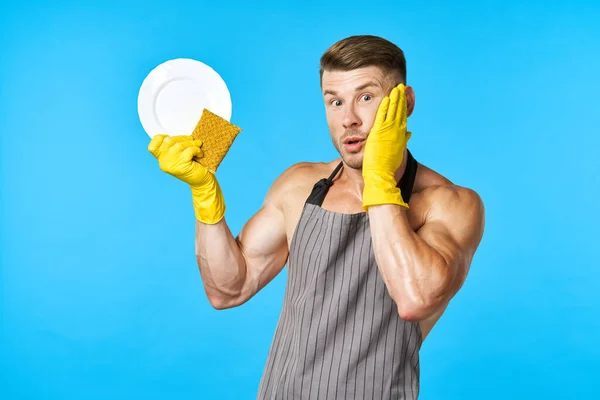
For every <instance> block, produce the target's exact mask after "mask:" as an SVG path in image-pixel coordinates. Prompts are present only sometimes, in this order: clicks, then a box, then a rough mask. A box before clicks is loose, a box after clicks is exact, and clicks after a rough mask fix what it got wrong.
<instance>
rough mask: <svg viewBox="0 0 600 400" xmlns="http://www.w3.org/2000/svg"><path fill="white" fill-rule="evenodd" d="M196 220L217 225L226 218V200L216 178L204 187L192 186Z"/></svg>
mask: <svg viewBox="0 0 600 400" xmlns="http://www.w3.org/2000/svg"><path fill="white" fill-rule="evenodd" d="M190 187H191V189H192V202H193V205H194V214H195V215H196V219H197V220H198V221H200V222H202V223H204V224H210V225H212V224H216V223H217V222H219V221H221V220H222V219H223V217H224V216H225V199H224V197H223V192H222V191H221V187H220V186H219V182H218V181H217V179H216V178H214V177H213V179H211V180H210V182H208V183H206V184H204V185H202V187H197V186H190Z"/></svg>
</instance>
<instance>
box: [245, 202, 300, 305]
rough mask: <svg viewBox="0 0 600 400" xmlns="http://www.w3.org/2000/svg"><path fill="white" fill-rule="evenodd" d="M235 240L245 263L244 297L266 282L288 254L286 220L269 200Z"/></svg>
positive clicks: (283, 263) (249, 295) (250, 295)
mask: <svg viewBox="0 0 600 400" xmlns="http://www.w3.org/2000/svg"><path fill="white" fill-rule="evenodd" d="M236 241H237V242H238V245H239V247H240V249H241V251H242V254H243V256H244V259H245V262H246V282H245V284H244V288H243V290H242V296H243V297H244V298H245V299H248V298H250V297H252V296H253V295H254V294H256V293H257V292H258V291H259V290H260V289H262V288H263V287H264V286H265V285H266V284H267V283H269V282H270V281H271V280H272V279H273V278H274V277H275V276H277V274H279V272H281V270H282V269H283V266H284V265H285V263H286V261H287V257H288V246H287V236H286V230H285V221H284V216H283V213H282V212H281V211H280V209H279V208H278V207H277V206H276V205H275V204H272V203H271V202H269V201H266V202H265V204H264V205H263V207H262V208H261V209H260V210H259V211H258V212H257V213H256V214H255V215H254V216H253V217H252V218H251V219H250V220H249V221H248V222H247V223H246V224H245V225H244V227H243V228H242V230H241V231H240V233H239V235H238V236H237V237H236Z"/></svg>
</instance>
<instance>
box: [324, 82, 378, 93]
mask: <svg viewBox="0 0 600 400" xmlns="http://www.w3.org/2000/svg"><path fill="white" fill-rule="evenodd" d="M371 86H374V87H380V85H378V84H377V83H376V82H373V81H369V82H366V83H363V84H362V85H360V86H357V87H356V88H355V89H354V91H355V92H358V91H360V90H363V89H366V88H368V87H371ZM328 94H330V95H332V96H337V94H338V93H337V92H336V91H335V90H331V89H325V91H323V95H328Z"/></svg>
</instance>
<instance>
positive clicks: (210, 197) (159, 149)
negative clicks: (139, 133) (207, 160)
mask: <svg viewBox="0 0 600 400" xmlns="http://www.w3.org/2000/svg"><path fill="white" fill-rule="evenodd" d="M201 146H202V142H201V141H200V140H194V138H193V137H192V136H167V135H156V136H154V137H153V138H152V140H151V141H150V144H149V145H148V151H150V153H152V154H153V155H154V157H156V159H157V160H158V164H159V166H160V169H161V170H163V171H164V172H166V173H168V174H170V175H173V176H174V177H176V178H177V179H180V180H182V181H183V182H185V183H187V184H188V185H189V186H190V188H191V190H192V200H193V205H194V211H195V214H196V219H197V220H198V221H200V222H203V223H205V224H216V223H217V222H219V221H220V220H221V219H223V217H224V215H225V200H224V198H223V193H222V192H221V188H220V187H219V183H218V182H217V179H216V178H215V176H214V175H213V174H212V173H211V172H210V171H208V170H207V169H206V168H205V167H204V166H203V165H201V164H200V163H199V162H198V161H196V160H195V159H194V158H196V159H198V158H202V157H203V153H202V149H201V148H200V147H201Z"/></svg>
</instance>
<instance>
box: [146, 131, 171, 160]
mask: <svg viewBox="0 0 600 400" xmlns="http://www.w3.org/2000/svg"><path fill="white" fill-rule="evenodd" d="M166 137H167V135H155V136H154V137H153V138H152V140H150V143H149V144H148V151H149V152H150V153H152V155H153V156H154V157H156V158H158V156H159V154H160V152H159V148H160V146H161V145H162V143H163V141H164V139H165V138H166Z"/></svg>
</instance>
